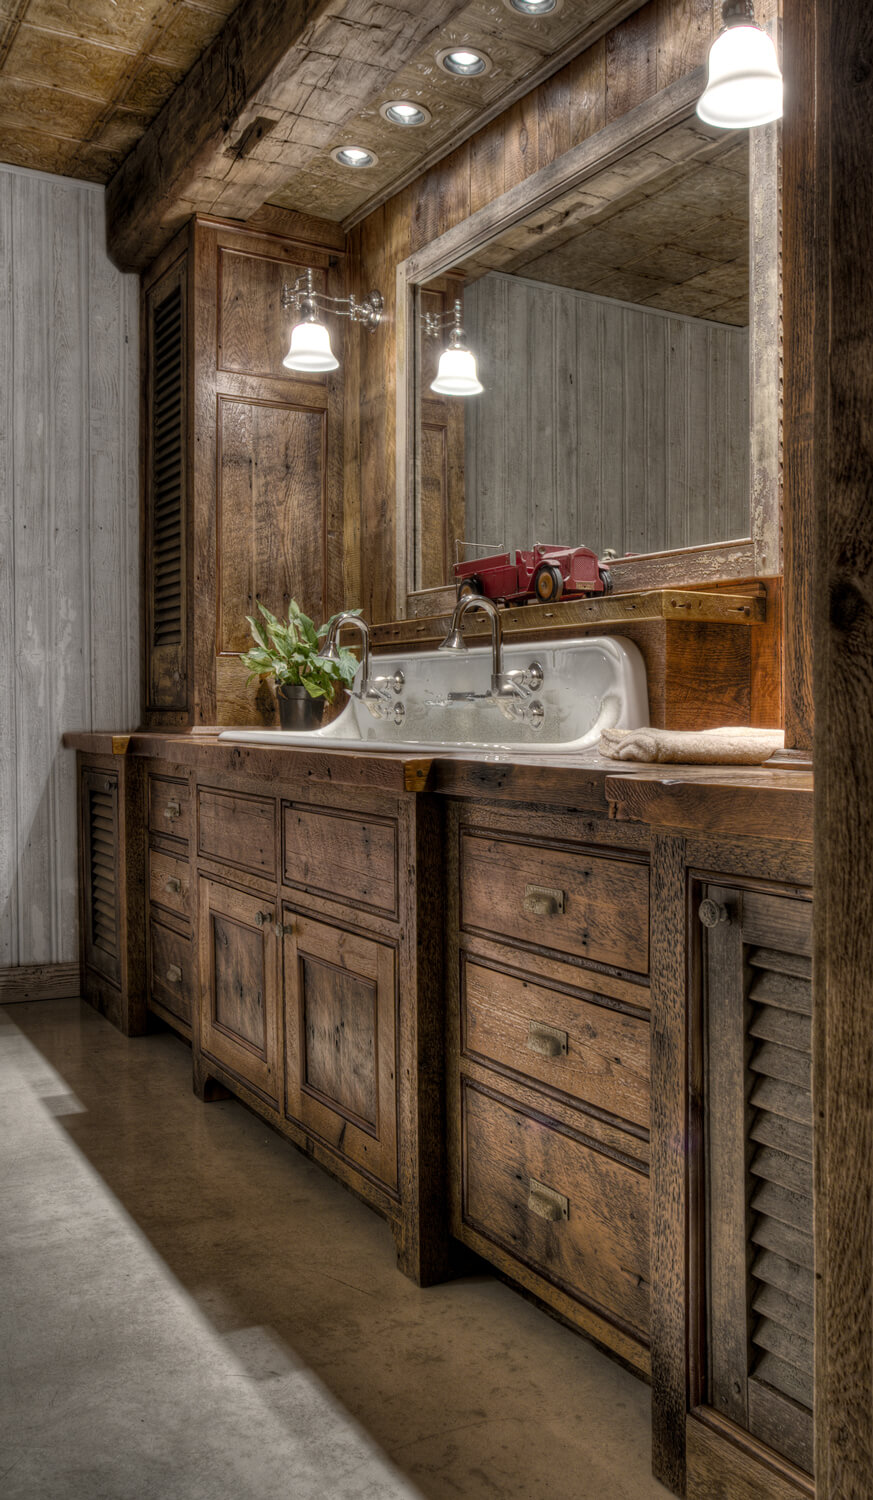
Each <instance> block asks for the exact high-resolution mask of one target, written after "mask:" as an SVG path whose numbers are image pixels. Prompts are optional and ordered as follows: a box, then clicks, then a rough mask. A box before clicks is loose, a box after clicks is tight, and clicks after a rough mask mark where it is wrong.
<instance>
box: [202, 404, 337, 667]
mask: <svg viewBox="0 0 873 1500" xmlns="http://www.w3.org/2000/svg"><path fill="white" fill-rule="evenodd" d="M326 426H327V419H326V414H325V413H324V412H323V411H306V410H301V409H300V408H297V407H292V406H280V405H278V404H272V403H267V402H262V401H250V400H245V401H236V400H231V399H230V398H227V397H225V398H222V399H221V400H220V401H219V408H218V445H219V465H218V521H217V529H218V556H219V573H218V639H217V641H216V650H217V651H218V652H219V653H228V654H229V653H236V652H238V651H245V650H246V649H247V647H248V646H249V644H250V639H249V628H248V626H247V625H246V616H247V615H252V616H253V617H256V618H257V617H258V611H257V606H258V604H264V605H265V606H266V607H267V608H268V609H271V610H272V611H273V613H274V614H277V615H279V616H280V618H281V617H284V616H285V615H286V614H287V612H288V604H289V601H290V600H291V599H296V600H297V601H298V603H299V604H300V605H301V606H302V607H303V608H304V609H305V610H306V611H307V613H309V614H311V615H313V617H315V616H318V618H319V619H320V618H321V616H322V614H323V613H324V603H325V599H324V558H323V533H324V523H325V516H324V506H325V484H326V474H325V450H326Z"/></svg>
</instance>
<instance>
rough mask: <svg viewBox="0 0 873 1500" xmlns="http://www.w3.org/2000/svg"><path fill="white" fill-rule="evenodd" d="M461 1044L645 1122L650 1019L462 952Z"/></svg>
mask: <svg viewBox="0 0 873 1500" xmlns="http://www.w3.org/2000/svg"><path fill="white" fill-rule="evenodd" d="M461 994H462V1009H461V1049H462V1052H463V1053H464V1055H465V1056H467V1057H474V1058H479V1059H481V1060H483V1061H485V1062H490V1063H497V1064H499V1065H501V1066H503V1067H506V1068H512V1069H514V1070H515V1071H516V1072H517V1073H520V1074H522V1075H523V1076H524V1077H525V1078H528V1079H533V1080H534V1081H536V1082H538V1083H543V1084H547V1085H548V1086H549V1087H550V1088H553V1089H557V1090H559V1091H560V1092H561V1093H562V1094H566V1095H568V1096H569V1097H570V1098H571V1099H574V1100H581V1101H582V1102H584V1103H587V1104H593V1105H595V1106H596V1108H598V1109H603V1110H607V1111H609V1113H610V1114H613V1115H617V1116H618V1117H619V1118H620V1119H622V1120H627V1121H630V1122H631V1123H633V1124H634V1125H642V1126H644V1127H645V1129H646V1130H648V1128H649V1102H650V1073H649V1023H648V1021H643V1020H640V1019H639V1017H637V1016H631V1015H627V1014H626V1013H625V1012H623V1011H619V1010H612V1009H610V1008H609V1007H607V1006H605V1005H598V1004H596V1003H594V1002H592V1001H587V1000H582V999H580V998H576V997H574V996H572V995H566V994H563V993H561V992H560V991H558V990H552V989H547V988H546V987H545V986H543V985H540V984H535V983H534V982H533V981H532V980H526V979H519V978H516V977H512V976H510V975H508V974H501V973H500V972H499V970H497V969H493V968H489V967H487V966H486V965H484V964H481V963H478V962H477V961H476V960H475V959H473V958H469V957H468V958H466V959H465V960H464V966H463V977H462V989H461Z"/></svg>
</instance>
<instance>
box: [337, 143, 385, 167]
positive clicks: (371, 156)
mask: <svg viewBox="0 0 873 1500" xmlns="http://www.w3.org/2000/svg"><path fill="white" fill-rule="evenodd" d="M330 154H331V156H332V157H333V159H334V161H338V162H339V164H340V166H341V167H374V166H375V165H376V162H377V161H378V160H379V158H378V156H377V155H376V153H375V151H369V150H365V148H364V147H363V146H337V147H336V149H335V150H333V151H331V153H330Z"/></svg>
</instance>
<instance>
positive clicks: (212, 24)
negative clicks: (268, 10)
mask: <svg viewBox="0 0 873 1500" xmlns="http://www.w3.org/2000/svg"><path fill="white" fill-rule="evenodd" d="M236 4H237V0H193V3H192V0H0V158H2V160H3V161H6V162H11V163H12V164H13V165H15V166H20V167H33V168H36V169H37V170H38V171H41V172H57V173H60V174H61V175H62V176H64V177H83V178H87V179H88V180H89V181H91V182H106V181H107V180H108V178H109V177H111V176H112V174H113V172H114V171H115V170H116V168H117V167H118V166H119V165H120V163H121V162H122V161H123V159H124V157H125V156H126V155H127V153H128V151H129V150H130V149H131V147H132V146H133V145H135V143H136V142H137V141H138V140H139V138H140V136H141V135H142V134H143V132H144V131H145V130H146V129H147V128H148V126H149V124H150V123H151V121H152V120H153V119H154V117H155V115H156V114H157V113H158V111H159V110H160V108H161V106H162V105H163V104H164V103H165V101H166V100H167V99H168V98H169V96H170V94H172V92H173V90H174V89H175V88H176V87H177V85H178V84H179V83H180V82H181V81H182V79H183V78H184V76H185V74H186V73H187V72H188V70H189V68H190V67H191V66H192V65H193V63H194V62H196V60H197V58H198V57H199V56H200V54H201V52H202V51H203V49H204V48H205V47H207V46H208V45H209V43H210V42H211V41H212V40H213V38H214V37H215V36H216V35H217V34H218V32H219V31H220V30H221V28H222V26H223V25H224V23H225V21H226V20H227V17H228V15H229V14H230V12H231V11H232V10H233V9H234V7H235V5H236Z"/></svg>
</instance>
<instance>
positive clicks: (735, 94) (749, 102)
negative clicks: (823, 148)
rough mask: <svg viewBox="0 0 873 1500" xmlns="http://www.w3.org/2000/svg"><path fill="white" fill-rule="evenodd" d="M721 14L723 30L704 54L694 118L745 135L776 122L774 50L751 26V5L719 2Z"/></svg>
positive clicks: (778, 96)
mask: <svg viewBox="0 0 873 1500" xmlns="http://www.w3.org/2000/svg"><path fill="white" fill-rule="evenodd" d="M721 14H722V20H723V21H724V28H725V29H724V31H722V32H721V34H720V35H719V36H717V37H716V39H715V41H714V42H713V44H712V46H711V47H710V49H709V76H708V78H707V81H706V88H705V89H704V91H703V93H702V94H701V96H700V99H699V100H698V103H697V113H698V114H699V116H700V118H701V120H705V121H706V123H707V124H708V125H720V126H721V127H722V128H723V129H724V130H737V129H745V130H748V129H751V128H752V126H753V125H768V124H769V123H770V121H771V120H779V119H781V117H782V74H781V72H780V69H779V60H778V58H777V56H776V47H775V44H774V42H773V39H772V37H769V36H768V35H767V33H766V31H762V30H761V27H760V26H758V25H757V23H756V21H755V7H754V3H753V0H723V4H722V8H721Z"/></svg>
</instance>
